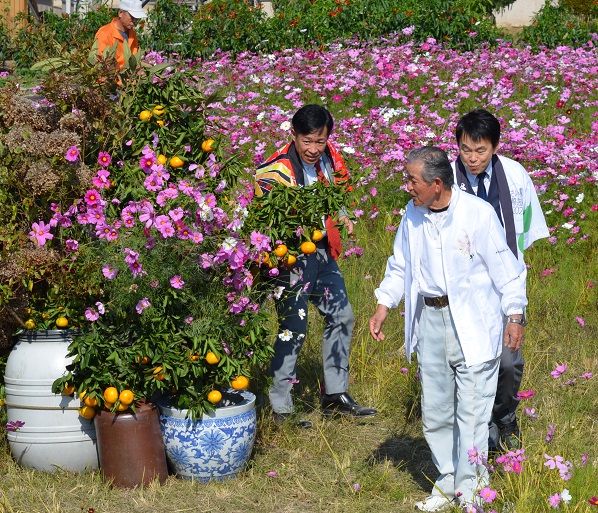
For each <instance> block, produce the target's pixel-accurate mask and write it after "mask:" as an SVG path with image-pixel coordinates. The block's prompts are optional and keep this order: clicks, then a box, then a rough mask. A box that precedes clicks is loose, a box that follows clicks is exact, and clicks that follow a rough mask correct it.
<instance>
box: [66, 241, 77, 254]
mask: <svg viewBox="0 0 598 513" xmlns="http://www.w3.org/2000/svg"><path fill="white" fill-rule="evenodd" d="M64 244H65V246H66V249H67V250H68V251H77V250H78V249H79V241H76V240H73V239H67V240H66V241H65V243H64Z"/></svg>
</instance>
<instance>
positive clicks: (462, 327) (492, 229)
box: [375, 185, 527, 366]
mask: <svg viewBox="0 0 598 513" xmlns="http://www.w3.org/2000/svg"><path fill="white" fill-rule="evenodd" d="M451 192H452V196H451V201H450V205H449V208H448V213H447V218H446V221H445V223H444V226H443V227H442V229H441V231H440V238H441V245H442V266H443V270H444V276H445V279H446V285H447V295H448V298H449V308H450V311H451V314H452V317H453V320H454V322H455V327H456V330H457V336H458V337H459V342H460V343H461V346H462V349H463V355H464V356H465V363H466V365H467V366H472V365H477V364H480V363H484V362H487V361H491V360H494V359H495V358H497V357H498V355H499V354H500V353H501V351H502V334H503V320H504V317H503V314H504V315H509V314H514V313H521V312H522V311H523V308H524V307H525V306H526V305H527V299H526V296H525V266H524V265H523V264H522V263H521V262H519V261H518V260H517V259H516V258H515V256H514V255H513V253H512V252H511V250H510V249H509V247H508V246H507V243H506V241H505V235H504V232H503V229H502V227H501V225H500V222H499V221H498V218H497V217H496V213H495V212H494V209H493V208H492V206H491V205H490V204H489V203H487V202H486V201H483V200H481V199H480V198H478V197H476V196H473V195H471V194H468V193H465V192H462V191H460V190H459V188H458V187H457V186H456V185H454V186H453V188H452V190H451ZM427 215H429V210H428V209H427V208H424V207H415V206H414V205H413V201H410V202H409V203H408V204H407V207H406V212H405V215H404V216H403V219H402V221H401V224H400V226H399V229H398V232H397V236H396V238H395V242H394V248H393V255H392V256H391V257H390V258H389V259H388V262H387V265H386V273H385V275H384V279H383V280H382V283H381V284H380V286H379V287H378V288H377V289H376V291H375V294H376V298H377V299H378V304H382V305H384V306H387V307H388V308H395V307H397V306H398V305H399V303H400V301H401V300H402V299H403V296H404V297H405V352H406V354H407V357H408V359H409V361H411V353H412V352H414V351H415V348H416V347H417V331H418V330H417V328H418V325H419V319H420V316H421V311H422V307H423V299H422V297H421V295H420V294H419V290H420V286H419V283H420V280H421V279H422V273H421V261H422V250H423V247H424V243H423V237H425V232H424V226H423V224H424V223H429V222H430V221H429V220H428V219H427V218H426V216H427Z"/></svg>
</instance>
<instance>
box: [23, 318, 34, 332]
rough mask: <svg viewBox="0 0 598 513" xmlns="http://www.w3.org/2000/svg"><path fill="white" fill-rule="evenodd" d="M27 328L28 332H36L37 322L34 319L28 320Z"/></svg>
mask: <svg viewBox="0 0 598 513" xmlns="http://www.w3.org/2000/svg"><path fill="white" fill-rule="evenodd" d="M25 328H27V329H28V330H34V329H35V321H34V320H33V319H27V320H26V321H25Z"/></svg>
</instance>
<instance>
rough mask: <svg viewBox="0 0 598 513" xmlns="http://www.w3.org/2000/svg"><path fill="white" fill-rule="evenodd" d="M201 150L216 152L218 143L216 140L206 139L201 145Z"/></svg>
mask: <svg viewBox="0 0 598 513" xmlns="http://www.w3.org/2000/svg"><path fill="white" fill-rule="evenodd" d="M201 149H202V150H203V151H206V152H207V151H214V150H215V149H216V141H214V139H206V140H205V141H204V142H202V143H201Z"/></svg>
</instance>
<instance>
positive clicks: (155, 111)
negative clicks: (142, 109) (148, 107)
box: [152, 105, 166, 116]
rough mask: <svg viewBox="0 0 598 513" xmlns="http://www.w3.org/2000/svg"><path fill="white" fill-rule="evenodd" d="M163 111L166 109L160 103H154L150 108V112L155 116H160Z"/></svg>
mask: <svg viewBox="0 0 598 513" xmlns="http://www.w3.org/2000/svg"><path fill="white" fill-rule="evenodd" d="M165 112H166V109H165V108H164V107H162V105H156V106H155V107H154V108H153V109H152V114H155V115H156V116H162V115H163V114H164V113H165Z"/></svg>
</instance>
